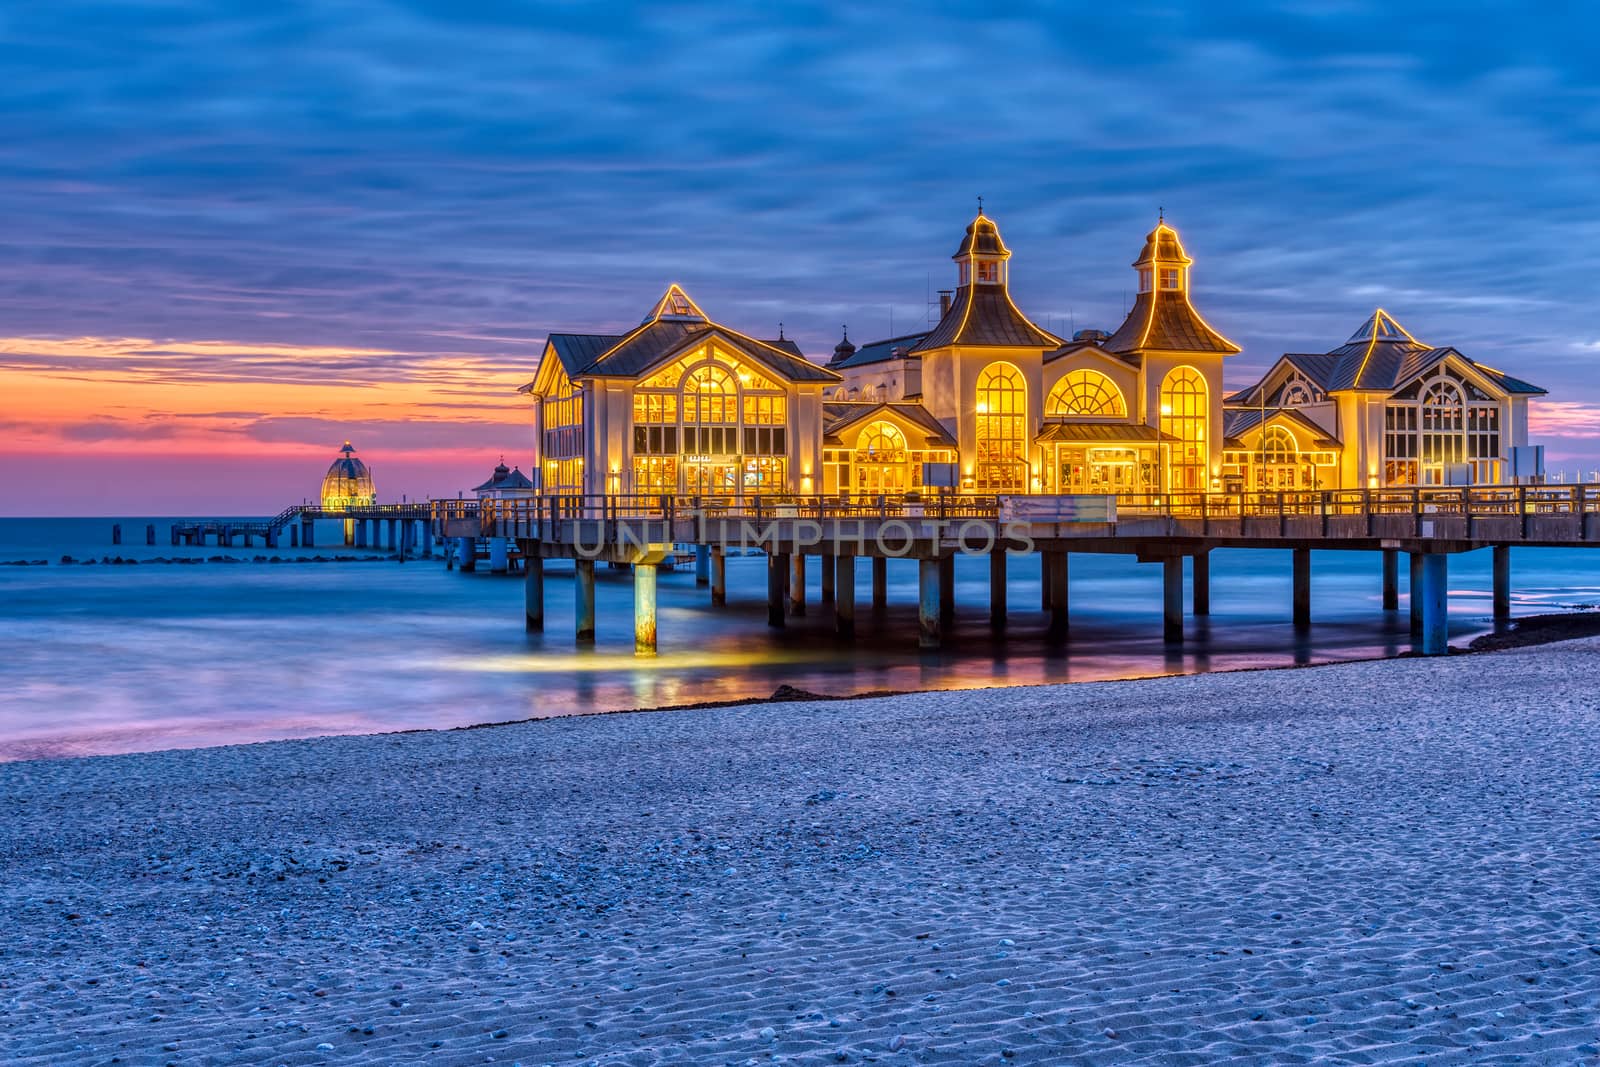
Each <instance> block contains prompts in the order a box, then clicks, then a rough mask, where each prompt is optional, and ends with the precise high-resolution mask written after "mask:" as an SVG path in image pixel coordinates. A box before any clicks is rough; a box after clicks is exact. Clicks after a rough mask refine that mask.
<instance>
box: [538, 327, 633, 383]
mask: <svg viewBox="0 0 1600 1067" xmlns="http://www.w3.org/2000/svg"><path fill="white" fill-rule="evenodd" d="M620 340H622V338H621V337H620V336H617V335H614V334H603V333H553V334H551V335H550V346H551V347H552V348H554V349H555V350H556V356H557V358H559V359H560V360H561V369H562V370H564V371H566V372H567V377H568V378H571V377H573V376H574V375H576V374H579V373H581V372H582V371H583V369H584V368H585V367H587V366H589V364H591V363H593V362H594V361H595V360H596V359H598V358H600V355H601V354H602V353H603V352H605V350H606V349H608V348H610V347H611V346H612V345H614V344H616V343H617V342H618V341H620Z"/></svg>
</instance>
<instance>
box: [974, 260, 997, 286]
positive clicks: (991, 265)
mask: <svg viewBox="0 0 1600 1067" xmlns="http://www.w3.org/2000/svg"><path fill="white" fill-rule="evenodd" d="M978 280H979V281H980V282H987V283H989V284H990V285H993V284H994V283H996V282H998V281H999V280H1000V264H999V263H996V262H994V261H992V260H979V261H978Z"/></svg>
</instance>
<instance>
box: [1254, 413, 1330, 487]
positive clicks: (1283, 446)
mask: <svg viewBox="0 0 1600 1067" xmlns="http://www.w3.org/2000/svg"><path fill="white" fill-rule="evenodd" d="M1255 458H1256V459H1257V460H1259V462H1258V463H1257V464H1256V488H1257V489H1261V490H1263V491H1269V492H1270V491H1272V490H1280V489H1313V488H1315V487H1316V486H1315V485H1314V484H1310V485H1307V484H1303V483H1304V482H1305V480H1306V479H1307V478H1311V476H1310V474H1309V472H1305V476H1304V477H1302V473H1303V472H1302V464H1301V462H1300V446H1299V444H1297V443H1296V442H1295V439H1294V435H1293V434H1291V433H1290V432H1289V431H1288V430H1285V429H1284V428H1283V427H1282V426H1268V427H1267V428H1266V429H1265V430H1264V431H1262V434H1261V445H1260V447H1259V448H1258V449H1257V454H1256V457H1255ZM1312 480H1313V482H1314V479H1312Z"/></svg>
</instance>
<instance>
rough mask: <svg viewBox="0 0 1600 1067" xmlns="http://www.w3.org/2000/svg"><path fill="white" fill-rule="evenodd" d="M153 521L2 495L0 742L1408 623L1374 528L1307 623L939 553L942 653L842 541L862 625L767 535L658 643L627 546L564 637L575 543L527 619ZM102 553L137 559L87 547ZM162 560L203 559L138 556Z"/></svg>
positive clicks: (972, 681) (1331, 579) (1528, 608)
mask: <svg viewBox="0 0 1600 1067" xmlns="http://www.w3.org/2000/svg"><path fill="white" fill-rule="evenodd" d="M171 521H172V520H170V519H145V518H123V519H0V561H12V560H44V561H48V563H47V565H44V566H0V650H3V651H0V760H3V759H24V758H32V757H42V756H62V755H80V754H91V753H111V752H130V751H147V750H152V749H161V748H183V747H194V746H202V745H218V744H232V743H237V742H247V741H263V740H271V739H277V738H290V737H306V736H314V735H321V734H333V733H371V732H380V731H390V730H408V729H417V728H438V727H453V726H466V725H472V724H477V723H487V722H503V721H507V720H516V719H527V718H539V717H546V716H554V715H569V714H576V713H582V712H595V711H615V710H623V709H653V708H662V707H672V706H681V705H685V704H697V703H704V702H713V701H726V700H737V699H747V698H763V697H767V696H769V695H771V693H772V692H773V690H774V689H776V688H777V687H778V686H780V685H790V686H794V687H796V688H799V689H804V690H809V691H812V692H817V693H823V694H828V695H839V696H843V695H849V694H855V693H863V692H872V691H882V690H897V691H899V690H919V689H953V688H972V687H982V686H997V685H1033V684H1039V683H1048V682H1068V681H1087V680H1097V679H1116V678H1133V677H1142V676H1148V675H1154V674H1168V673H1177V672H1198V671H1209V670H1233V669H1241V668H1254V667H1283V666H1293V665H1303V664H1313V663H1325V662H1332V661H1337V660H1349V659H1359V658H1370V657H1376V656H1394V655H1398V654H1401V653H1403V652H1407V651H1409V650H1410V649H1411V647H1412V645H1411V637H1410V632H1409V623H1408V617H1407V613H1406V610H1405V609H1406V600H1405V595H1404V594H1405V571H1406V568H1405V565H1404V560H1403V559H1402V565H1401V572H1402V575H1401V589H1402V597H1401V610H1400V611H1399V612H1391V613H1385V612H1384V611H1383V610H1382V602H1381V577H1380V571H1381V564H1380V560H1379V555H1378V554H1377V553H1376V552H1338V551H1327V552H1316V553H1313V556H1312V620H1313V621H1312V627H1311V630H1310V632H1309V633H1304V634H1297V633H1296V632H1295V631H1294V629H1293V627H1292V625H1291V608H1290V596H1291V570H1290V554H1289V553H1288V552H1287V551H1283V550H1245V549H1238V550H1232V549H1225V550H1217V551H1214V552H1213V553H1212V554H1211V560H1212V565H1211V574H1212V577H1211V589H1212V593H1211V597H1212V601H1211V615H1210V617H1209V618H1195V617H1194V616H1193V615H1192V614H1190V615H1188V617H1187V618H1186V620H1185V640H1184V642H1183V644H1182V645H1181V646H1173V645H1167V644H1166V643H1165V642H1163V640H1162V633H1161V631H1162V626H1161V568H1160V566H1159V565H1157V564H1140V563H1138V562H1136V561H1135V560H1134V559H1133V558H1132V557H1130V556H1109V555H1106V556H1102V555H1090V554H1084V553H1075V554H1073V555H1072V556H1071V565H1070V585H1071V591H1070V603H1071V625H1070V629H1069V631H1068V633H1067V634H1066V636H1065V637H1062V636H1059V635H1054V634H1052V633H1051V632H1050V630H1049V626H1048V618H1047V616H1046V614H1045V613H1044V612H1043V611H1041V609H1040V574H1039V560H1038V557H1037V556H1034V557H1018V558H1014V559H1012V560H1011V561H1010V568H1009V578H1010V582H1009V590H1008V600H1009V604H1010V613H1009V616H1008V625H1007V627H1006V629H1005V631H1004V633H1003V634H998V635H997V634H996V633H994V632H993V631H991V629H990V627H989V611H988V597H989V564H988V560H987V559H986V558H983V557H972V558H958V559H957V561H956V604H957V609H956V621H955V626H954V630H953V632H948V633H947V634H946V636H945V642H944V648H943V650H941V651H938V652H920V651H919V650H918V649H917V647H916V633H917V618H916V601H917V589H916V580H917V568H916V563H915V562H914V561H909V560H906V561H891V562H890V564H889V570H888V574H889V606H888V608H887V610H886V611H884V612H882V613H875V612H874V611H873V610H872V608H871V567H870V566H869V565H867V564H866V563H865V561H862V562H861V563H860V564H858V566H857V568H856V577H857V582H858V589H857V593H856V603H857V624H856V628H857V635H856V637H855V638H854V639H853V640H848V641H844V640H840V639H839V638H837V637H836V636H835V635H834V633H833V620H832V612H831V609H830V608H825V607H824V606H823V605H821V604H820V603H819V602H818V597H819V593H820V589H821V581H820V573H819V569H818V561H817V560H815V559H813V560H810V561H809V562H810V569H809V573H808V576H807V585H806V588H807V593H808V597H809V603H808V607H807V612H808V613H807V615H806V616H805V617H804V618H791V619H789V620H788V625H787V627H786V628H785V629H783V630H773V629H770V628H768V626H767V624H766V599H765V598H766V562H765V559H764V557H761V556H755V555H752V556H732V557H730V558H729V559H728V564H727V578H728V604H727V606H726V607H712V606H711V603H710V593H709V590H708V589H707V588H706V587H704V586H697V585H696V584H695V578H694V573H693V567H692V566H690V567H686V568H681V569H679V570H677V571H674V572H670V573H663V574H661V575H660V579H659V594H658V596H659V611H658V615H659V621H658V630H659V635H660V636H659V642H660V654H659V655H657V656H655V657H653V658H636V657H635V656H634V654H633V603H632V583H631V579H630V576H629V574H628V572H627V571H625V570H612V569H610V568H608V567H606V566H605V565H604V564H600V565H597V567H596V618H597V634H596V642H595V644H594V645H593V646H592V647H582V648H580V647H579V646H578V645H577V644H576V643H575V641H574V639H573V589H572V586H573V580H572V577H571V566H570V564H566V563H562V562H557V561H552V562H551V563H550V564H549V565H548V566H547V568H546V571H547V579H546V583H545V602H546V619H545V630H544V632H543V633H527V632H525V630H524V627H523V611H522V604H523V588H522V582H521V581H520V580H519V579H518V578H517V577H515V576H511V577H507V576H502V575H492V574H489V573H487V572H486V568H485V569H481V570H479V571H478V572H477V573H474V574H462V573H459V572H447V571H446V570H445V568H444V565H443V562H442V561H441V560H440V559H439V558H437V557H435V558H434V559H431V560H418V559H410V560H407V561H406V562H404V563H401V562H399V561H398V560H396V559H395V558H394V557H393V555H392V554H389V553H386V552H378V551H372V550H358V549H346V548H342V547H336V546H334V544H333V542H335V541H336V540H337V530H336V528H335V527H334V525H333V524H331V523H325V524H322V526H321V528H320V529H319V531H318V535H319V541H320V542H321V544H319V546H318V547H316V548H311V549H298V550H296V549H289V548H278V549H267V548H262V547H259V545H258V547H255V548H250V549H246V548H242V547H238V545H237V544H236V545H235V547H233V548H218V547H215V546H211V547H206V548H174V547H172V546H171V544H170V542H169V538H168V527H169V525H170V523H171ZM113 522H120V523H121V525H122V529H123V544H122V545H121V546H113V545H112V544H111V525H112V523H113ZM147 523H154V524H155V526H156V533H157V538H156V539H157V542H158V543H157V545H156V546H154V547H148V546H146V545H145V527H146V524H147ZM63 556H71V557H72V558H73V560H74V562H72V563H62V562H61V559H62V557H63ZM117 556H121V557H122V558H123V559H125V560H126V559H134V560H137V561H139V562H137V563H136V564H132V565H130V564H126V563H124V564H116V563H106V562H99V561H100V560H101V559H102V557H111V558H115V557H117ZM273 557H277V559H278V560H279V562H271V560H272V558H273ZM173 558H186V559H193V560H200V561H202V562H191V563H182V564H176V563H158V562H154V561H155V560H156V559H173ZM87 559H93V560H95V561H97V562H94V563H92V564H86V563H84V562H81V561H83V560H87ZM230 559H231V560H243V561H244V562H226V560H230ZM319 559H320V561H318V560H319ZM258 560H259V561H258ZM1512 583H1513V590H1514V597H1513V603H1512V610H1513V612H1514V613H1515V614H1530V613H1540V612H1548V611H1558V610H1563V609H1569V608H1579V607H1586V606H1590V605H1593V604H1595V603H1597V602H1600V553H1592V552H1590V551H1586V550H1583V549H1533V548H1529V549H1515V550H1513V552H1512ZM1450 594H1451V595H1450V610H1451V635H1452V639H1453V640H1455V641H1457V642H1459V641H1461V640H1465V639H1467V638H1469V637H1470V636H1472V635H1473V634H1474V633H1477V632H1482V631H1485V630H1488V629H1490V628H1491V623H1490V619H1489V615H1490V610H1491V606H1490V560H1489V553H1488V551H1487V550H1484V551H1480V552H1476V553H1470V554H1465V555H1458V556H1453V557H1451V560H1450ZM1190 605H1191V602H1190V600H1189V591H1188V588H1187V585H1186V589H1185V609H1186V611H1187V610H1188V608H1189V607H1190ZM1041 699H1044V698H1043V697H1041Z"/></svg>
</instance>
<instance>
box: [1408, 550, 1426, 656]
mask: <svg viewBox="0 0 1600 1067" xmlns="http://www.w3.org/2000/svg"><path fill="white" fill-rule="evenodd" d="M1422 560H1423V553H1421V552H1413V553H1411V571H1410V574H1409V575H1408V576H1407V580H1408V583H1409V584H1408V585H1407V586H1406V596H1407V597H1408V598H1409V599H1410V601H1411V636H1412V637H1421V636H1422Z"/></svg>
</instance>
